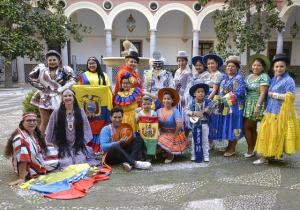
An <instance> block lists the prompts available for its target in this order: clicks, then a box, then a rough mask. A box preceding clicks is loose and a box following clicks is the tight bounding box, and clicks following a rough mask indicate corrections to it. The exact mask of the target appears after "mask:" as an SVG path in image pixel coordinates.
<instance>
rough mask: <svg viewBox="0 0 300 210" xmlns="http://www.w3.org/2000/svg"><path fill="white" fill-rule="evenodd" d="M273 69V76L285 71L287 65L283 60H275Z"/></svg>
mask: <svg viewBox="0 0 300 210" xmlns="http://www.w3.org/2000/svg"><path fill="white" fill-rule="evenodd" d="M273 69H274V74H275V76H281V75H283V74H284V73H285V72H286V69H287V66H286V63H285V62H284V61H276V62H275V63H274V67H273Z"/></svg>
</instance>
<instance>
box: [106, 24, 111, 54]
mask: <svg viewBox="0 0 300 210" xmlns="http://www.w3.org/2000/svg"><path fill="white" fill-rule="evenodd" d="M105 49H106V57H111V56H112V36H111V30H110V29H107V30H105Z"/></svg>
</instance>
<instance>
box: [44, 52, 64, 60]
mask: <svg viewBox="0 0 300 210" xmlns="http://www.w3.org/2000/svg"><path fill="white" fill-rule="evenodd" d="M50 56H55V57H57V58H58V59H59V60H61V55H60V53H59V52H57V51H56V50H49V51H48V52H47V53H46V55H45V57H46V59H47V58H48V57H50Z"/></svg>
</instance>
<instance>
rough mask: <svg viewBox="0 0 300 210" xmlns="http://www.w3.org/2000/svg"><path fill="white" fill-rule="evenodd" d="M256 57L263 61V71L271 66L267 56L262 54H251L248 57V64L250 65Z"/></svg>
mask: <svg viewBox="0 0 300 210" xmlns="http://www.w3.org/2000/svg"><path fill="white" fill-rule="evenodd" d="M257 58H259V59H261V60H262V61H263V62H264V65H263V66H264V70H265V71H268V70H269V69H270V68H271V62H270V60H269V58H268V57H267V56H265V55H262V54H254V55H251V56H250V58H249V64H250V65H252V64H253V62H254V61H255V59H257Z"/></svg>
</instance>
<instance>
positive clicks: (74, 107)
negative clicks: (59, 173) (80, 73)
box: [45, 89, 100, 169]
mask: <svg viewBox="0 0 300 210" xmlns="http://www.w3.org/2000/svg"><path fill="white" fill-rule="evenodd" d="M92 139H93V135H92V131H91V127H90V124H89V121H88V119H87V116H86V114H85V112H84V110H83V109H81V108H80V107H79V105H78V102H77V100H76V98H75V94H74V92H73V91H72V90H69V89H67V90H65V91H64V92H63V93H62V102H61V104H60V107H59V108H58V109H56V110H54V111H53V112H52V114H51V117H50V120H49V123H48V126H47V130H46V136H45V140H46V142H47V143H52V144H54V145H55V146H56V147H57V148H58V156H59V168H60V169H64V168H66V167H67V166H69V165H73V164H80V163H89V164H90V165H91V166H94V165H98V164H99V163H100V162H99V161H97V160H96V159H95V155H94V153H93V150H92V148H91V147H89V146H87V143H88V142H90V141H91V140H92Z"/></svg>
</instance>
